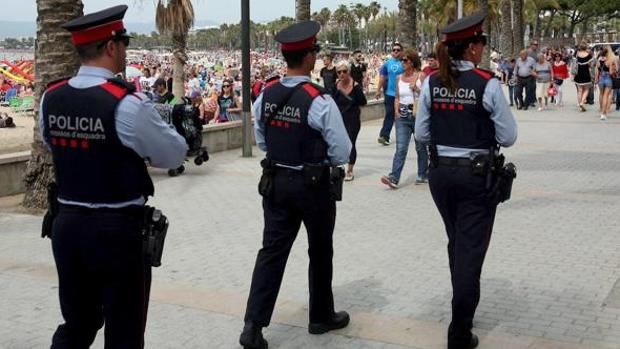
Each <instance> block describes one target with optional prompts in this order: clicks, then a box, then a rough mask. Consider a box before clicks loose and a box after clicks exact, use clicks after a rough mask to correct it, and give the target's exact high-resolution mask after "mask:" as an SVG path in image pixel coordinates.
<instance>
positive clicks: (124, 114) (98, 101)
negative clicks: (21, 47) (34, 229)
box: [39, 6, 187, 349]
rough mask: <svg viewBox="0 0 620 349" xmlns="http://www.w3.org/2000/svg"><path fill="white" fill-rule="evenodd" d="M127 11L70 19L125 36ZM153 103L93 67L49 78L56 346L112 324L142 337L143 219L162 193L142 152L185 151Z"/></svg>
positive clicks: (89, 338) (132, 340)
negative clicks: (58, 315)
mask: <svg viewBox="0 0 620 349" xmlns="http://www.w3.org/2000/svg"><path fill="white" fill-rule="evenodd" d="M126 10H127V6H116V7H113V8H110V9H107V10H103V11H100V12H97V13H93V14H90V15H86V16H84V17H80V18H78V19H75V20H73V21H70V22H68V23H66V24H65V25H64V26H63V27H64V28H66V29H68V30H69V31H71V33H72V40H73V43H74V44H75V45H76V46H79V45H88V44H93V43H105V42H107V41H109V40H127V38H128V37H127V35H126V34H125V29H124V25H123V22H122V18H123V16H124V14H125V11H126ZM146 103H150V101H147V98H146V96H144V95H143V94H137V93H134V88H133V86H132V85H131V84H127V83H125V82H124V81H123V80H120V79H114V78H113V72H111V71H109V70H107V69H104V68H101V67H94V66H82V67H81V68H80V72H79V73H78V75H77V76H76V77H74V78H72V79H63V80H60V81H57V82H54V83H52V84H50V85H48V89H47V90H46V91H45V94H44V96H43V99H42V102H41V106H40V121H39V123H40V126H41V133H42V136H43V139H44V141H45V143H46V145H47V146H48V147H49V148H50V150H51V153H52V158H53V162H54V168H55V182H56V185H57V188H58V189H57V191H58V194H57V198H55V199H54V200H55V201H57V202H58V203H59V208H58V213H57V214H56V217H55V218H54V220H53V223H52V227H51V239H52V250H53V253H54V259H55V262H56V268H57V271H58V281H59V296H60V307H61V311H62V315H63V318H64V320H65V323H64V324H62V325H60V326H58V329H57V330H56V332H55V333H54V336H53V339H52V346H51V347H52V349H64V348H72V349H74V348H88V347H90V345H91V344H92V342H93V341H94V339H95V336H96V334H97V331H98V330H99V329H100V328H101V327H102V326H103V325H104V323H105V327H106V328H105V347H106V348H127V349H129V348H143V346H144V330H145V326H146V315H147V308H148V302H149V291H150V285H151V267H150V264H149V263H148V262H147V261H146V259H145V256H144V254H143V236H142V227H143V221H144V203H145V202H146V199H147V198H148V197H149V196H151V195H153V192H154V188H153V182H152V181H151V178H150V176H149V174H148V171H147V167H146V164H145V160H144V157H149V156H148V155H147V154H154V153H156V152H157V151H158V150H161V149H164V147H167V149H166V150H165V151H163V153H165V154H166V155H165V156H161V155H155V156H152V160H153V161H154V162H155V163H156V164H161V165H169V164H178V163H180V162H182V161H183V157H184V155H185V152H186V150H187V147H186V145H185V141H184V140H183V138H181V137H180V136H179V135H178V134H176V133H173V131H172V130H169V129H168V126H167V125H166V124H165V123H164V122H163V120H161V118H160V117H159V115H157V114H156V111H155V110H154V109H152V110H151V109H148V108H147V105H146ZM137 113H138V114H140V115H137ZM138 116H140V117H141V118H137V117H138ZM142 117H143V118H142ZM120 118H125V119H124V120H125V121H126V120H129V122H125V121H123V122H121V123H119V122H118V119H120ZM136 119H138V120H136ZM132 122H135V123H134V124H132ZM128 125H132V126H131V129H121V127H124V128H128V127H130V126H128ZM141 131H144V133H147V134H151V133H152V134H156V135H157V136H159V137H160V138H159V139H152V142H150V143H148V146H146V147H143V146H141V145H140V144H145V142H143V141H144V139H142V138H140V139H139V140H138V139H137V138H138V137H143V136H142V135H141V136H136V137H134V138H128V137H127V134H131V133H132V132H137V133H140V134H142V133H143V132H141ZM138 152H139V153H140V154H138ZM52 204H53V203H52Z"/></svg>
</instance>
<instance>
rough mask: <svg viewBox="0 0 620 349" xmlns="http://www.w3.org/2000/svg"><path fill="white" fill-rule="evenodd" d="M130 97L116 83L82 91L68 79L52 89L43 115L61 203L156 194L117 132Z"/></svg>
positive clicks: (143, 168)
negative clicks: (123, 101) (118, 114)
mask: <svg viewBox="0 0 620 349" xmlns="http://www.w3.org/2000/svg"><path fill="white" fill-rule="evenodd" d="M126 94H127V90H126V89H125V88H123V87H121V86H119V85H118V84H116V83H112V82H107V83H105V84H102V85H98V86H94V87H91V88H86V89H77V88H74V87H71V86H70V85H69V84H68V83H66V81H64V82H61V83H58V84H56V85H53V86H52V87H50V88H49V89H48V90H47V91H46V93H45V99H44V101H43V115H42V116H41V117H43V122H44V125H45V132H44V137H45V139H46V141H47V142H48V144H50V146H51V149H52V157H53V159H54V165H55V168H56V182H57V184H58V190H59V195H58V196H59V197H60V198H61V199H64V200H70V201H78V202H88V203H117V202H124V201H129V200H134V199H136V198H138V197H140V196H144V197H147V196H150V195H153V182H152V181H151V178H150V177H149V174H148V172H147V169H146V165H145V163H144V160H143V159H142V158H141V157H140V156H139V155H138V154H136V153H135V152H134V151H133V150H132V149H130V148H127V147H125V146H124V145H123V144H122V143H121V141H120V139H119V138H118V134H117V133H116V123H115V116H114V115H115V111H116V107H117V106H118V104H119V102H120V101H121V99H122V98H123V97H124V96H125V95H126ZM132 98H133V97H132Z"/></svg>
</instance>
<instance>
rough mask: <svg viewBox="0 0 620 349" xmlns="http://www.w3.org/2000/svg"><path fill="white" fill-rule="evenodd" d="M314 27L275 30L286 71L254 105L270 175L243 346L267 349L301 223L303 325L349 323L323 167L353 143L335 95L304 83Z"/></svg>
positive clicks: (313, 50) (338, 160) (312, 57)
mask: <svg viewBox="0 0 620 349" xmlns="http://www.w3.org/2000/svg"><path fill="white" fill-rule="evenodd" d="M319 29H320V25H319V24H318V23H317V22H314V21H305V22H300V23H297V24H294V25H292V26H290V27H288V28H286V29H284V30H282V31H281V32H280V33H278V35H277V36H276V40H277V41H278V42H280V43H281V49H282V55H283V56H284V59H285V61H286V64H287V68H288V69H287V75H286V77H284V78H282V79H281V80H279V81H277V80H276V81H272V82H270V83H268V85H267V86H266V88H265V90H264V91H263V93H262V94H261V95H260V96H259V97H258V99H257V100H256V103H255V104H254V115H255V117H256V123H255V134H256V143H257V144H258V146H259V147H260V148H261V149H262V150H264V151H266V152H267V157H266V160H263V164H264V165H265V166H263V167H266V168H269V169H270V172H271V173H272V175H271V178H269V180H270V181H272V184H271V186H272V188H271V190H269V191H267V192H263V193H262V194H263V196H264V197H263V209H264V219H265V228H264V230H263V247H262V248H261V249H260V251H259V252H258V257H257V258H256V265H255V267H254V273H253V276H252V286H251V289H250V295H249V299H248V304H247V309H246V313H245V319H244V320H245V327H244V329H243V332H242V333H241V337H240V339H239V342H240V344H241V345H242V346H243V347H244V348H245V349H254V348H267V341H265V339H264V338H263V335H262V328H263V327H266V326H268V325H269V321H270V319H271V315H272V313H273V308H274V305H275V302H276V298H277V296H278V291H279V289H280V284H281V282H282V276H283V274H284V267H285V266H286V261H287V258H288V255H289V252H290V250H291V247H292V245H293V241H294V240H295V237H296V236H297V232H298V231H299V227H300V225H301V223H302V222H303V223H304V225H305V227H306V230H307V232H308V245H309V249H308V254H309V257H310V266H309V285H310V324H309V326H308V331H309V332H310V333H312V334H320V333H325V332H328V331H330V330H334V329H339V328H343V327H345V326H347V325H348V323H349V315H348V314H347V313H346V312H344V311H342V312H335V311H334V297H333V295H332V288H331V282H332V256H333V248H332V235H333V231H334V225H335V220H336V203H335V201H334V200H333V199H332V198H331V197H330V187H329V176H330V174H329V166H330V165H332V166H333V165H342V164H345V163H346V162H347V161H348V158H349V153H350V151H351V142H350V141H349V137H348V136H347V131H346V129H345V127H344V123H343V121H342V116H341V115H340V112H339V111H338V107H337V106H336V104H335V102H334V101H333V99H332V98H331V97H330V96H329V95H327V94H325V91H324V90H323V89H322V88H321V87H319V86H317V85H314V84H312V83H311V81H310V72H312V70H313V69H314V64H315V61H316V56H317V52H318V51H319V49H320V48H319V46H318V45H317V44H316V34H317V33H318V32H319ZM264 173H265V172H264ZM261 181H262V179H261Z"/></svg>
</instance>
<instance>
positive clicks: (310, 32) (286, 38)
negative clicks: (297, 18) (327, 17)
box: [275, 21, 321, 51]
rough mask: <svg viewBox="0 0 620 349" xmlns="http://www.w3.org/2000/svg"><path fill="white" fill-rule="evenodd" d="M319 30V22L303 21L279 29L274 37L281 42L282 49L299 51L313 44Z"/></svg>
mask: <svg viewBox="0 0 620 349" xmlns="http://www.w3.org/2000/svg"><path fill="white" fill-rule="evenodd" d="M320 30H321V25H320V24H319V22H316V21H303V22H299V23H295V24H293V25H291V26H289V27H287V28H285V29H283V30H281V31H280V32H279V33H278V34H277V35H276V37H275V39H276V41H277V42H279V43H280V44H281V48H282V51H299V50H304V49H308V48H312V47H313V46H315V45H316V35H317V34H318V33H319V31H320Z"/></svg>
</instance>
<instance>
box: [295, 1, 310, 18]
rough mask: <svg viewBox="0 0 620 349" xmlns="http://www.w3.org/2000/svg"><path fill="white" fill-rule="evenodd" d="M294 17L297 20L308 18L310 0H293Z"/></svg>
mask: <svg viewBox="0 0 620 349" xmlns="http://www.w3.org/2000/svg"><path fill="white" fill-rule="evenodd" d="M295 19H296V20H297V22H301V21H309V20H310V0H295Z"/></svg>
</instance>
